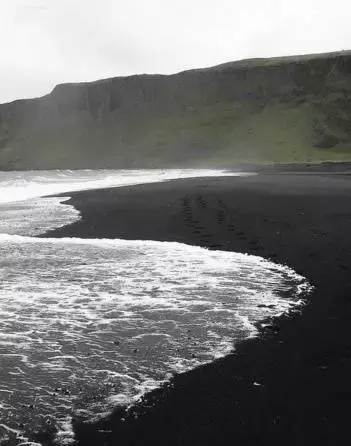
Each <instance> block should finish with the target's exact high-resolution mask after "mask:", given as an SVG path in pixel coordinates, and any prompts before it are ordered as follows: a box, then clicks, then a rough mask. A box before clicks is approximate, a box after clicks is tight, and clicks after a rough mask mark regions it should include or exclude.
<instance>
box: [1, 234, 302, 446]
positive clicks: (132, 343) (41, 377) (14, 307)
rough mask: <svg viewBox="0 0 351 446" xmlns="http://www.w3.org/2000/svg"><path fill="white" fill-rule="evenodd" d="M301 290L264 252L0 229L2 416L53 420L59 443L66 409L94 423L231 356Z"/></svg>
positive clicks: (298, 280) (26, 421)
mask: <svg viewBox="0 0 351 446" xmlns="http://www.w3.org/2000/svg"><path fill="white" fill-rule="evenodd" d="M307 286H308V285H307V283H306V281H305V279H304V278H302V277H300V276H298V275H297V274H296V273H294V272H293V271H292V270H290V269H289V268H287V267H283V266H280V265H274V264H272V263H270V262H268V261H266V260H264V259H262V258H259V257H254V256H248V255H244V254H237V253H231V252H223V251H210V250H207V249H204V248H200V247H193V246H188V245H184V244H180V243H168V242H154V241H127V240H109V239H106V240H99V239H96V240H87V239H78V238H66V239H41V238H34V237H24V236H17V235H6V234H2V235H0V327H1V330H0V332H1V336H0V360H1V364H2V381H1V384H0V395H2V401H3V402H4V403H5V404H6V407H7V409H3V410H2V418H3V421H4V423H5V424H7V425H9V426H11V427H13V429H18V428H19V426H20V425H24V429H26V428H27V429H29V427H30V429H34V428H35V429H37V430H39V429H40V428H43V426H45V425H46V424H47V423H48V422H49V423H50V425H56V426H57V428H58V429H59V432H61V434H60V437H59V438H60V441H61V443H62V444H64V442H66V443H67V441H68V440H69V439H70V438H71V437H70V434H69V433H68V432H67V426H68V425H67V420H68V419H69V417H71V416H75V417H77V418H81V419H83V420H92V419H96V418H97V417H101V416H103V415H105V414H107V413H108V412H109V411H110V410H111V409H112V408H113V407H114V406H115V404H116V403H117V402H123V403H128V402H129V403H130V402H132V401H134V400H135V399H136V398H138V397H139V396H140V395H141V394H142V393H143V392H145V391H147V390H151V389H152V388H155V387H156V386H157V385H159V383H161V382H163V381H164V380H166V379H168V378H169V376H170V374H172V373H175V372H183V371H186V370H189V369H192V368H194V367H196V366H198V365H200V364H204V363H206V362H208V361H212V360H213V359H214V358H217V357H220V356H223V355H225V354H227V353H229V352H230V351H231V349H232V348H233V342H234V341H235V342H237V341H239V340H241V339H245V338H247V337H248V336H251V335H252V334H253V333H254V332H255V330H256V329H255V323H256V322H258V321H259V320H262V319H264V318H267V317H270V316H274V315H275V314H277V313H281V312H286V311H290V310H291V309H296V308H299V306H300V305H301V298H302V297H303V294H302V292H303V289H305V290H306V289H307ZM282 295H287V296H288V297H287V298H283V297H282ZM58 383H59V384H58ZM71 439H72V438H71Z"/></svg>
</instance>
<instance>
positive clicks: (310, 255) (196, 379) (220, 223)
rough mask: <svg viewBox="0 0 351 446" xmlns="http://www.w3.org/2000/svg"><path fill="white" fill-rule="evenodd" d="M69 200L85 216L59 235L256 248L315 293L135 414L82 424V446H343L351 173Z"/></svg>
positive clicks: (350, 311)
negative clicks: (296, 311) (305, 280)
mask: <svg viewBox="0 0 351 446" xmlns="http://www.w3.org/2000/svg"><path fill="white" fill-rule="evenodd" d="M70 196H71V197H72V199H71V204H73V205H74V206H75V207H76V208H77V209H79V210H80V211H81V213H82V217H83V218H82V220H81V221H80V222H77V223H75V224H73V225H71V226H68V227H65V228H62V229H60V230H57V231H55V232H51V233H49V234H48V236H55V237H63V236H69V237H89V238H104V237H105V238H124V239H149V240H150V239H151V240H168V241H179V242H184V243H189V244H192V245H201V246H206V247H209V248H211V249H225V250H231V251H237V252H246V253H250V254H255V255H259V256H262V257H265V258H269V259H271V260H273V261H275V262H278V263H283V264H287V265H289V266H290V267H292V268H294V269H295V270H296V271H297V272H298V273H299V274H302V275H304V276H306V277H307V278H308V279H309V280H310V281H311V282H312V283H313V285H315V287H316V290H315V292H314V293H313V295H311V297H310V302H309V305H308V306H307V307H306V308H305V309H304V311H303V313H302V315H296V316H294V317H282V318H280V319H279V320H277V321H276V323H275V324H274V325H273V326H272V327H269V328H266V329H265V331H264V332H263V333H262V336H260V338H258V339H255V340H250V341H246V342H244V343H242V344H240V345H239V347H238V348H237V350H236V351H235V353H233V354H232V355H229V356H227V357H226V358H224V359H221V360H219V361H216V362H214V363H212V364H209V365H206V366H203V367H201V368H199V369H196V370H194V371H192V372H189V373H187V374H184V375H179V376H177V377H176V378H175V379H174V380H173V382H172V383H171V386H168V387H167V388H164V389H160V390H157V391H155V392H152V393H151V394H149V395H147V396H146V398H145V400H144V402H143V403H142V404H141V405H140V406H139V407H137V408H135V409H134V410H132V411H130V412H128V413H125V412H123V411H120V410H118V411H116V413H115V414H113V415H112V416H111V418H110V419H107V420H105V421H103V422H101V423H98V424H97V425H90V426H87V425H76V426H75V428H76V434H77V439H78V443H79V444H80V445H84V446H85V445H94V446H97V445H103V444H106V445H112V444H113V445H115V444H118V445H150V446H151V445H153V446H155V445H162V446H164V445H189V446H190V445H191V446H200V445H201V446H206V445H208V446H210V445H229V444H237V445H239V446H243V445H252V446H259V445H270V446H271V445H279V446H281V445H284V446H286V445H299V446H302V445H306V446H307V445H308V446H311V445H334V444H343V442H344V438H345V435H347V436H348V435H349V407H350V403H351V379H350V377H351V274H350V271H351V250H350V242H351V232H350V229H351V176H349V175H346V174H345V175H343V174H336V173H332V172H329V173H328V174H322V173H314V174H311V175H309V174H303V175H301V174H294V173H284V174H277V173H262V174H260V175H258V176H254V177H248V178H235V177H232V178H231V177H230V178H207V179H194V180H179V181H171V182H167V183H160V184H150V185H142V186H133V187H125V188H118V189H108V190H97V191H87V192H80V193H72V194H70ZM254 383H256V384H257V383H258V384H259V385H254ZM121 418H122V420H121ZM346 438H347V437H346Z"/></svg>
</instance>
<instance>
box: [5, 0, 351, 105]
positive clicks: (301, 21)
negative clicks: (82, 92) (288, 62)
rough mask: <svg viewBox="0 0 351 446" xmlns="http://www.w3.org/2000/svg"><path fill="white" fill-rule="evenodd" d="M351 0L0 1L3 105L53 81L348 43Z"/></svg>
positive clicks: (155, 70)
mask: <svg viewBox="0 0 351 446" xmlns="http://www.w3.org/2000/svg"><path fill="white" fill-rule="evenodd" d="M350 17H351V0H289V1H287V0H172V1H171V0H0V42H1V46H0V50H1V52H0V102H6V101H10V100H13V99H18V98H25V97H35V96H40V95H43V94H46V93H48V92H49V91H50V90H51V89H52V88H53V87H54V86H55V85H56V84H58V83H62V82H76V81H85V80H95V79H100V78H104V77H110V76H121V75H128V74H136V73H174V72H177V71H181V70H184V69H189V68H200V67H205V66H211V65H216V64H219V63H224V62H228V61H232V60H237V59H243V58H250V57H266V56H267V57H269V56H281V55H290V54H302V53H315V52H324V51H338V50H342V49H351V26H350Z"/></svg>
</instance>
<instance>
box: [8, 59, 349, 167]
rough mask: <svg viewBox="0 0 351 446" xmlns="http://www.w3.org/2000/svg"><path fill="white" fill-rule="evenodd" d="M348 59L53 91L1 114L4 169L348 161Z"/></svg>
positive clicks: (231, 67)
mask: <svg viewBox="0 0 351 446" xmlns="http://www.w3.org/2000/svg"><path fill="white" fill-rule="evenodd" d="M350 72H351V56H350V55H349V54H343V55H338V54H337V55H335V54H334V55H333V54H332V55H319V56H306V57H301V58H299V57H297V58H296V57H295V58H287V59H262V60H261V59H259V60H256V61H242V62H238V63H231V64H225V65H223V66H219V67H214V68H212V69H205V70H193V71H191V72H185V73H180V74H178V75H174V76H134V77H130V78H116V79H112V80H106V81H101V82H95V83H91V84H78V85H72V86H59V87H57V88H56V89H55V90H54V92H53V93H51V94H50V95H48V96H46V97H44V98H41V99H38V100H32V101H18V102H15V103H12V104H5V105H2V106H0V168H3V169H4V168H79V167H82V168H84V167H87V168H89V167H133V166H140V167H152V166H168V165H202V166H206V165H224V164H226V163H228V164H231V163H235V162H255V163H257V162H258V163H265V162H268V163H269V162H284V163H285V162H318V161H344V160H347V161H350V160H351V106H350V103H351V101H350V99H351V75H350Z"/></svg>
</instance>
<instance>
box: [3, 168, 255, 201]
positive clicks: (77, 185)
mask: <svg viewBox="0 0 351 446" xmlns="http://www.w3.org/2000/svg"><path fill="white" fill-rule="evenodd" d="M247 175H252V174H250V173H247V172H242V173H241V172H229V171H223V170H214V169H212V170H211V169H153V170H73V171H72V170H57V171H55V170H53V171H27V172H0V191H1V196H0V203H13V202H14V201H23V200H28V199H31V198H38V197H44V196H48V195H54V194H61V193H65V192H73V191H79V190H88V189H102V188H106V187H120V186H130V185H136V184H145V183H157V182H162V181H167V180H172V179H180V178H197V177H216V176H247Z"/></svg>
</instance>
